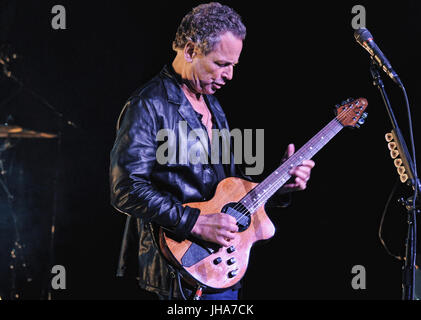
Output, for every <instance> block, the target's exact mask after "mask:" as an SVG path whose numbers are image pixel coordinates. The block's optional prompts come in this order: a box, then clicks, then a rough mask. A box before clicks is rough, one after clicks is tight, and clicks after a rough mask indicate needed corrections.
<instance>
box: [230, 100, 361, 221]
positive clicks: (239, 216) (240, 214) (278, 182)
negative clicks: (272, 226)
mask: <svg viewBox="0 0 421 320" xmlns="http://www.w3.org/2000/svg"><path fill="white" fill-rule="evenodd" d="M353 110H354V109H353V108H352V109H351V108H350V109H348V110H346V111H344V112H343V113H341V115H340V116H337V117H335V118H334V119H333V120H332V121H331V122H330V123H328V125H327V126H326V127H325V129H326V131H327V133H329V132H332V130H328V129H334V125H337V124H341V123H340V121H341V120H343V119H345V117H346V116H347V114H348V113H349V112H351V111H353ZM335 120H336V121H335ZM341 125H342V124H341ZM342 128H343V125H342V127H340V128H339V131H340V130H341V129H342ZM323 131H325V130H323V129H322V130H321V131H319V132H318V133H317V134H316V135H315V136H314V137H313V138H312V139H310V140H309V141H308V142H307V144H309V143H310V142H311V141H312V140H316V139H317V138H318V137H319V136H320V135H321V134H322V132H323ZM339 131H338V132H336V133H334V134H333V136H332V137H330V138H329V139H327V141H326V142H325V144H324V145H326V143H327V142H329V141H330V140H331V139H332V138H333V137H334V136H335V135H336V134H337V133H339ZM319 142H320V140H319ZM324 145H323V146H324ZM323 146H322V147H323ZM302 153H305V152H304V150H303V151H302V152H301V153H300V152H297V153H295V154H294V155H292V156H291V157H290V158H289V159H288V160H287V161H285V162H284V163H283V164H282V165H281V167H282V166H284V165H286V164H287V163H288V162H294V161H293V160H296V158H297V156H298V155H299V154H300V155H301V154H302ZM310 158H311V157H310ZM281 167H279V168H278V169H277V170H276V171H278V170H281ZM272 175H273V173H272V174H271V175H270V176H272ZM270 176H269V177H268V178H269V179H271V178H270ZM282 176H285V174H284V175H281V177H282ZM286 176H289V177H290V175H289V174H287V175H286ZM284 179H285V178H283V179H277V180H276V179H275V182H273V183H272V184H271V185H270V186H269V188H268V189H264V190H266V191H264V192H265V193H266V194H268V192H269V191H272V190H274V189H276V190H277V189H279V188H280V187H281V186H282V185H283V184H284V182H285V180H284ZM259 186H260V184H259V185H258V186H256V188H254V189H252V190H251V191H256V189H257V188H259ZM251 191H250V192H251ZM250 192H249V193H248V194H246V195H245V196H244V197H243V198H242V199H241V200H243V199H244V198H246V197H247V196H249V195H250ZM261 199H264V200H261ZM241 200H240V201H239V202H238V203H237V204H236V205H235V206H234V207H233V208H232V209H233V210H236V209H239V208H241V207H244V208H241V210H240V211H237V213H238V214H237V213H236V214H235V215H233V216H234V218H236V220H237V223H240V221H242V220H243V219H245V218H248V214H247V213H248V212H249V211H254V210H256V209H257V208H258V207H260V206H261V205H262V203H264V202H266V201H267V199H265V197H261V198H260V199H258V200H257V201H256V202H255V204H254V205H252V206H251V207H250V208H247V207H246V205H244V204H243V203H241ZM253 213H254V212H252V213H251V214H253Z"/></svg>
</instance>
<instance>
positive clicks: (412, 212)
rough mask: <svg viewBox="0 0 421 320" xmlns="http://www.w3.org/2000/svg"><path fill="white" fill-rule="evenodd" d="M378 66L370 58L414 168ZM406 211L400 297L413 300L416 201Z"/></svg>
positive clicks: (375, 80) (417, 187)
mask: <svg viewBox="0 0 421 320" xmlns="http://www.w3.org/2000/svg"><path fill="white" fill-rule="evenodd" d="M378 68H379V66H378V65H377V64H376V62H375V61H374V60H373V59H372V60H371V66H370V72H371V75H372V77H373V85H374V86H376V87H377V88H378V89H379V91H380V93H381V96H382V98H383V102H384V104H385V106H386V110H387V113H388V115H389V118H390V121H391V122H392V126H393V130H394V132H395V133H396V138H397V139H398V140H399V141H398V142H399V143H400V144H401V145H402V149H403V150H402V151H403V153H404V154H402V155H401V156H402V157H406V159H407V161H408V164H409V168H408V169H409V170H414V165H413V162H412V158H411V156H410V154H409V152H408V149H407V147H406V143H405V140H404V139H403V136H402V132H401V131H400V129H399V126H398V123H397V121H396V118H395V115H394V113H393V110H392V107H391V105H390V101H389V98H388V96H387V93H386V90H385V88H384V84H383V80H382V79H381V76H380V72H379V69H378ZM413 173H414V172H413V171H412V172H411V174H412V176H413V177H417V175H416V174H415V175H414V174H413ZM411 184H412V188H413V189H414V190H420V184H419V181H418V179H417V180H416V181H411ZM407 211H408V221H407V222H408V233H407V238H406V250H405V255H406V257H405V262H404V267H403V275H402V299H403V300H414V297H415V294H414V292H415V268H416V265H415V260H416V242H417V237H416V234H417V233H416V213H417V209H416V203H412V206H410V207H407Z"/></svg>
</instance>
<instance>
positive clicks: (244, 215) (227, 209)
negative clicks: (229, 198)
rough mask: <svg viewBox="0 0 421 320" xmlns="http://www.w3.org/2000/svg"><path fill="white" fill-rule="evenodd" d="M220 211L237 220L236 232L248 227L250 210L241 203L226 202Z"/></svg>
mask: <svg viewBox="0 0 421 320" xmlns="http://www.w3.org/2000/svg"><path fill="white" fill-rule="evenodd" d="M222 212H223V213H226V214H229V215H230V216H232V217H234V218H235V219H236V220H237V226H238V232H242V231H244V230H246V229H247V228H248V227H249V225H250V222H251V217H250V211H248V210H247V208H246V207H245V206H244V205H242V204H241V203H236V202H231V203H228V204H226V205H225V206H224V207H223V208H222Z"/></svg>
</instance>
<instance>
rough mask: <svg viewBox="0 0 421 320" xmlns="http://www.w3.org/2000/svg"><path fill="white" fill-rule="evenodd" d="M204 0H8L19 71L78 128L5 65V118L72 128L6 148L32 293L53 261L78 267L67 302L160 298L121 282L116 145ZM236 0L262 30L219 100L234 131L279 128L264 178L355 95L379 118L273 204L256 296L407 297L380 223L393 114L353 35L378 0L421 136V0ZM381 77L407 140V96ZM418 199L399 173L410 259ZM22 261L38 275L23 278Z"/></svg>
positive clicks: (399, 249)
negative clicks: (411, 207)
mask: <svg viewBox="0 0 421 320" xmlns="http://www.w3.org/2000/svg"><path fill="white" fill-rule="evenodd" d="M199 3H201V2H200V1H179V2H175V1H167V2H164V1H150V2H146V1H136V2H128V1H127V2H118V3H117V2H112V1H109V2H102V1H89V2H81V1H60V2H57V1H42V2H40V1H25V2H19V3H18V2H17V1H16V2H13V1H3V2H1V5H0V19H1V24H0V37H1V38H0V44H1V43H3V44H10V45H11V46H12V47H13V48H14V51H15V52H17V54H18V59H16V60H15V61H14V62H13V63H12V64H11V68H10V69H11V71H13V73H14V75H15V76H16V77H18V78H19V79H20V80H21V81H22V82H23V83H24V84H25V88H28V89H30V90H33V91H34V92H36V93H38V94H39V95H40V96H42V97H43V98H44V99H46V100H47V101H48V102H49V103H50V104H51V105H52V106H54V108H55V109H56V110H57V111H59V112H61V113H63V114H64V117H65V118H66V119H68V120H71V121H73V122H74V123H76V124H77V125H78V127H79V129H77V130H76V129H72V128H70V127H68V126H66V125H62V122H61V121H59V119H58V118H57V117H55V116H54V115H53V113H52V112H51V111H49V110H48V109H47V108H46V107H45V106H44V104H43V103H42V102H41V101H40V99H38V98H35V97H34V96H33V95H31V94H29V93H28V91H26V90H25V89H20V90H19V87H18V86H17V85H16V84H14V83H13V82H11V81H10V80H8V79H6V78H5V77H4V76H3V75H2V76H0V103H1V101H5V100H6V99H8V98H10V97H11V96H12V95H13V99H10V100H8V101H7V103H2V104H1V105H0V120H1V122H4V121H6V119H7V117H8V116H9V115H11V116H12V117H13V121H14V123H15V124H17V125H20V126H23V127H25V128H29V129H33V130H40V131H45V132H58V131H61V132H62V137H63V138H62V144H61V151H60V150H59V148H58V144H57V139H50V140H49V139H43V140H40V139H38V140H33V139H26V140H21V141H19V142H18V141H15V143H16V144H15V145H14V147H13V148H10V149H8V150H6V151H4V152H2V153H0V157H2V159H3V160H4V163H5V164H6V166H7V168H6V169H7V181H8V183H9V187H10V189H11V191H12V192H13V193H14V194H15V203H14V209H15V213H16V214H17V216H18V225H19V228H20V232H21V236H22V242H23V244H24V245H25V247H24V250H25V257H26V259H27V267H26V268H21V270H17V271H18V272H17V277H18V280H19V281H18V284H17V291H18V293H19V294H20V298H26V299H44V298H45V297H46V290H45V289H46V288H47V285H46V284H48V283H49V281H50V279H51V278H52V277H53V275H52V274H51V273H50V272H49V270H50V269H49V268H50V266H51V265H54V264H59V265H63V266H64V267H65V268H66V280H67V281H66V290H61V291H60V290H57V291H54V290H53V291H52V298H53V299H143V298H144V299H149V298H150V296H147V295H143V294H142V293H140V292H138V291H137V290H136V288H135V286H134V281H133V280H132V279H116V278H115V270H116V264H117V259H118V253H119V246H120V240H121V237H122V232H123V228H124V221H125V217H124V215H123V214H120V213H117V212H116V211H115V210H113V209H112V208H111V206H110V204H109V184H108V165H109V152H110V150H111V147H112V144H113V140H114V134H115V124H116V120H117V117H118V115H119V112H120V110H121V108H122V107H123V105H124V103H125V100H126V99H127V98H128V97H129V95H130V94H131V93H132V92H133V91H134V90H135V89H136V88H137V87H138V86H140V85H142V84H143V83H145V82H146V81H147V80H149V79H150V78H151V77H152V76H154V75H155V74H156V73H157V72H159V70H160V69H161V68H162V66H163V65H164V64H165V63H167V62H170V61H171V60H172V58H173V57H174V53H173V52H172V50H171V42H172V40H173V37H174V35H175V32H176V29H177V26H178V24H179V22H180V21H181V18H182V17H183V16H184V15H185V14H186V13H187V12H188V11H189V10H190V9H191V8H192V7H193V6H195V5H197V4H199ZM223 3H225V4H228V5H230V6H231V7H233V8H234V9H235V10H237V11H238V13H239V14H240V15H241V16H242V17H243V21H244V23H245V24H246V26H247V32H248V33H247V38H246V41H245V43H244V49H243V52H242V55H241V58H240V64H239V65H238V66H237V67H236V69H235V73H234V80H233V81H232V82H231V83H230V84H229V85H228V86H226V88H224V89H222V90H221V91H220V92H218V93H217V97H218V98H219V100H220V102H221V104H222V106H223V107H224V110H225V112H226V114H227V117H228V120H229V122H230V126H231V128H240V129H246V128H248V129H261V128H264V130H265V131H264V132H265V154H264V159H265V171H264V174H262V176H259V177H256V179H257V180H261V179H263V177H265V176H266V175H267V174H269V173H270V172H271V171H272V170H274V169H275V168H276V167H277V165H278V164H279V161H280V158H281V156H282V155H283V153H284V151H285V148H286V146H287V144H288V143H290V142H293V143H295V144H296V147H297V148H298V147H300V146H301V145H303V144H304V143H305V142H306V141H307V140H308V139H310V138H311V137H312V136H313V135H314V134H315V133H317V132H318V131H319V130H320V129H321V128H322V127H323V126H324V125H325V124H327V122H329V121H330V120H331V119H332V118H333V112H332V111H333V107H334V105H335V104H337V103H340V102H341V101H342V100H344V99H346V98H348V97H355V98H357V97H365V98H367V100H368V102H369V107H368V109H367V110H368V113H369V117H368V121H367V123H366V124H365V125H364V126H363V127H362V128H361V129H360V130H351V129H349V130H348V129H347V130H343V131H342V132H341V133H340V134H338V136H337V137H335V138H334V139H333V140H332V141H331V142H330V143H329V144H328V145H327V146H326V148H325V149H323V150H322V151H321V152H320V153H319V154H317V155H316V156H315V158H314V160H315V161H316V167H315V169H314V170H313V173H312V179H311V181H310V182H309V186H308V189H307V190H306V191H304V192H300V193H296V194H294V196H293V205H292V206H291V207H290V208H288V209H285V210H280V211H279V210H278V211H276V210H268V211H269V212H268V213H269V214H270V217H271V219H272V221H273V222H274V224H275V225H276V227H277V233H276V235H275V237H274V238H272V239H271V240H270V241H268V242H266V243H263V244H257V245H256V247H255V248H254V250H253V251H252V255H251V261H250V266H249V270H248V272H247V274H246V277H245V282H244V291H243V297H244V298H245V299H400V297H401V266H402V263H401V262H400V261H398V260H396V259H394V258H393V257H391V256H389V255H388V254H387V253H386V251H385V250H384V248H383V247H382V246H381V243H380V241H379V239H378V234H377V233H378V228H379V224H380V219H381V214H382V211H383V208H384V206H385V203H386V200H387V198H388V195H389V193H390V191H391V189H392V187H393V185H394V183H395V180H396V178H397V173H396V169H395V167H394V165H393V161H392V160H391V158H390V156H389V151H388V149H387V145H386V142H385V139H384V135H385V133H386V132H388V131H390V130H391V124H390V121H389V119H388V116H387V113H386V111H385V107H384V105H383V102H382V100H381V97H380V94H379V92H378V91H377V89H376V88H375V87H373V85H372V84H371V82H372V80H371V76H370V73H369V61H370V60H369V56H368V53H367V52H365V51H364V50H363V49H362V48H361V47H360V46H359V45H358V44H357V43H356V42H355V40H354V37H353V29H352V27H351V20H352V18H353V16H354V15H353V14H352V13H351V9H352V7H353V6H354V5H357V4H360V5H364V7H365V8H366V13H367V18H366V19H367V20H366V22H367V28H368V29H369V30H370V31H371V33H372V34H373V36H374V38H375V40H376V42H377V44H378V45H379V46H380V47H381V49H382V51H383V52H385V54H386V56H387V57H388V58H389V60H390V61H391V62H392V65H393V66H394V68H395V70H396V71H397V72H398V73H399V75H400V77H401V79H402V81H403V83H404V84H405V86H406V89H407V92H408V94H409V99H410V102H411V106H412V117H413V122H414V134H415V141H416V142H417V141H418V140H419V139H418V138H419V128H418V126H417V120H418V119H419V118H420V111H419V110H420V109H419V108H418V105H419V101H420V99H421V97H420V90H419V87H418V85H419V83H418V79H417V76H418V72H419V63H418V58H419V57H420V51H419V46H418V45H417V41H418V39H419V38H420V33H421V20H420V11H421V5H420V4H419V3H417V2H416V1H415V0H413V1H399V2H395V4H386V3H385V2H374V1H370V2H366V1H341V2H340V3H339V2H338V3H333V2H332V3H331V2H327V1H317V3H313V4H310V3H307V2H299V1H295V2H292V3H286V2H285V3H280V4H277V5H275V2H273V1H263V2H262V1H259V2H246V1H223ZM56 4H61V5H63V6H64V7H65V8H66V26H67V29H66V30H53V29H52V27H51V20H52V18H53V16H54V14H52V13H51V8H52V7H53V6H54V5H56ZM383 79H384V82H385V84H386V89H387V91H388V93H389V96H390V99H391V102H392V106H393V108H394V110H395V113H396V116H397V118H398V121H399V124H400V126H401V128H402V130H403V131H404V134H405V135H406V137H407V133H408V121H407V115H406V109H405V105H404V100H403V95H402V93H401V92H400V90H399V89H398V88H397V87H396V86H395V85H394V84H393V83H392V81H391V80H390V79H389V78H386V76H385V75H383ZM9 120H10V118H9ZM2 141H4V140H2ZM407 142H409V140H408V138H407ZM418 154H419V152H418ZM57 173H58V174H57ZM1 192H3V191H2V190H1ZM409 195H410V193H409V189H408V188H407V187H405V186H404V185H399V187H398V190H397V192H396V194H395V196H394V198H393V200H392V202H391V205H390V208H389V211H388V213H387V215H386V219H385V223H384V238H385V240H386V242H387V244H388V246H389V247H390V249H391V251H393V252H394V253H395V254H397V255H403V254H404V240H405V235H406V227H407V225H406V214H405V213H406V211H405V209H404V208H403V207H401V206H400V205H398V204H397V203H396V199H397V198H398V197H400V196H409ZM1 197H2V198H1V201H2V202H1V203H0V204H1V207H0V210H1V214H0V217H1V218H0V222H1V223H0V227H1V228H2V230H1V237H2V238H1V240H2V241H1V243H2V247H1V259H0V261H1V264H2V266H1V268H2V270H3V272H2V273H0V274H1V277H2V279H1V283H2V287H1V288H0V290H2V293H1V292H0V294H2V295H3V298H7V297H8V295H9V293H10V289H9V286H10V279H11V273H10V270H9V269H8V261H9V255H8V253H9V250H10V246H11V242H12V241H13V239H14V233H13V226H12V225H13V224H12V220H11V215H10V210H9V209H8V205H7V201H6V199H5V196H4V194H2V195H1ZM54 197H56V199H57V202H56V203H57V210H56V211H55V210H54V199H55V198H54ZM54 212H56V213H55V214H54ZM53 216H55V217H56V233H55V235H56V238H55V243H54V250H53V251H50V250H49V246H50V242H49V236H50V233H49V228H50V224H51V220H52V217H53ZM51 253H52V256H50V254H51ZM18 258H19V257H18ZM49 259H51V264H50V262H49V261H50V260H49ZM354 265H363V266H364V267H365V268H366V272H367V283H366V289H365V290H354V289H352V286H351V280H352V278H353V276H354V275H353V274H352V273H351V269H352V267H353V266H354ZM24 272H28V273H29V274H30V276H31V277H32V278H33V281H32V282H30V283H25V280H22V279H26V278H25V277H24V276H23V275H22V274H23V273H24Z"/></svg>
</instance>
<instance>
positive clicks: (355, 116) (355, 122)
mask: <svg viewBox="0 0 421 320" xmlns="http://www.w3.org/2000/svg"><path fill="white" fill-rule="evenodd" d="M367 105H368V102H367V99H365V98H358V99H351V98H350V99H347V100H345V101H342V103H341V104H340V105H337V106H336V110H335V112H336V119H337V120H338V121H339V122H340V123H341V124H342V125H343V126H344V127H357V128H359V127H360V125H362V124H363V123H364V122H365V119H366V118H367V113H366V112H364V111H365V109H366V108H367Z"/></svg>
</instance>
